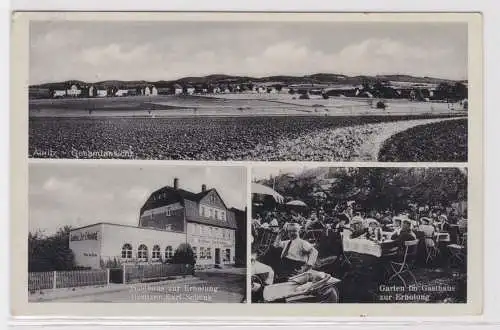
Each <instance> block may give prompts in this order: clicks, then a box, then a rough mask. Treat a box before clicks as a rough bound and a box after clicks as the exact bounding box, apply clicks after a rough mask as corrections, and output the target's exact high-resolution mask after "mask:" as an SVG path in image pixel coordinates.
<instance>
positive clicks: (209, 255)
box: [207, 248, 212, 259]
mask: <svg viewBox="0 0 500 330" xmlns="http://www.w3.org/2000/svg"><path fill="white" fill-rule="evenodd" d="M207 259H212V249H211V248H207Z"/></svg>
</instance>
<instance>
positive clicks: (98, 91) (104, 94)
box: [97, 89, 108, 97]
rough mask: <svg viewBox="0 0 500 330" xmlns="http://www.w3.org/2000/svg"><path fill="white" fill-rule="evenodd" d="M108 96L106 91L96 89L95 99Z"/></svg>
mask: <svg viewBox="0 0 500 330" xmlns="http://www.w3.org/2000/svg"><path fill="white" fill-rule="evenodd" d="M106 96H108V91H107V90H106V89H98V90H97V97H106Z"/></svg>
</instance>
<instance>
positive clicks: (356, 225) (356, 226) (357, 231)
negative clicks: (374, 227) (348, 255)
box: [349, 218, 368, 238]
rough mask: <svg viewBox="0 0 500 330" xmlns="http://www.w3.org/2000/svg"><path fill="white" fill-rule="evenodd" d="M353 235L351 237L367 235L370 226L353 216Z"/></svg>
mask: <svg viewBox="0 0 500 330" xmlns="http://www.w3.org/2000/svg"><path fill="white" fill-rule="evenodd" d="M350 229H351V235H350V236H349V238H360V237H366V233H367V232H368V228H365V227H364V226H363V222H361V221H359V220H358V221H357V220H356V218H353V222H352V223H351V228H350Z"/></svg>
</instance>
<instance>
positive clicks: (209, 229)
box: [207, 227, 212, 237]
mask: <svg viewBox="0 0 500 330" xmlns="http://www.w3.org/2000/svg"><path fill="white" fill-rule="evenodd" d="M207 229H208V230H207V232H208V233H207V236H208V237H212V227H208V228H207Z"/></svg>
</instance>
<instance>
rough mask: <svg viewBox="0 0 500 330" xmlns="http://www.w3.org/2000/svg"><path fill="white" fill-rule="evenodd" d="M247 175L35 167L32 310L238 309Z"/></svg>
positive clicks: (205, 169) (189, 169) (158, 168)
mask: <svg viewBox="0 0 500 330" xmlns="http://www.w3.org/2000/svg"><path fill="white" fill-rule="evenodd" d="M246 189H247V179H246V168H244V167H238V166H233V167H227V166H213V167H209V166H194V165H189V166H187V165H186V166H166V165H163V164H162V165H155V164H147V165H144V164H143V165H138V164H130V163H128V164H119V165H116V164H112V165H111V164H59V163H31V164H30V165H29V233H26V234H27V238H28V258H27V259H28V272H29V274H28V275H29V276H28V283H27V285H26V288H27V294H28V300H29V302H56V303H66V302H72V303H73V302H99V303H103V302H110V303H115V302H128V303H242V302H244V301H245V300H246V297H245V296H246V290H247V284H246V283H247V281H246V278H247V274H246V263H247V257H246V256H247V251H246V250H247V249H246V244H247V215H246V205H247V193H246Z"/></svg>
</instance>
